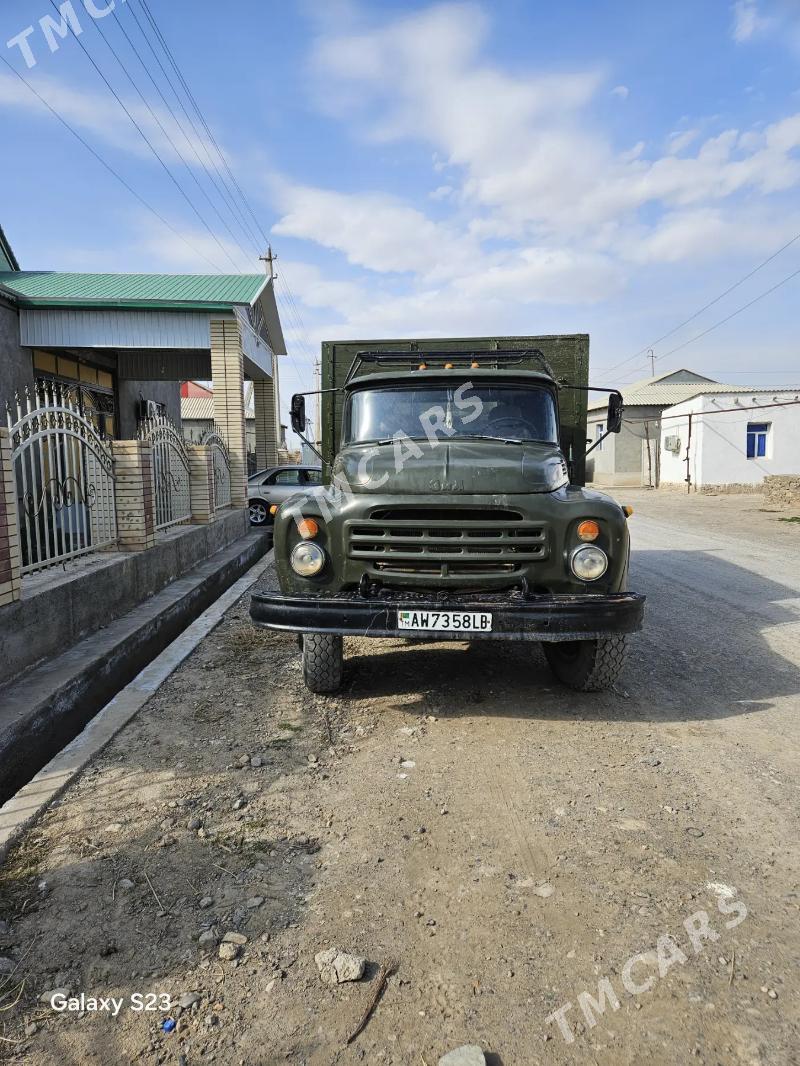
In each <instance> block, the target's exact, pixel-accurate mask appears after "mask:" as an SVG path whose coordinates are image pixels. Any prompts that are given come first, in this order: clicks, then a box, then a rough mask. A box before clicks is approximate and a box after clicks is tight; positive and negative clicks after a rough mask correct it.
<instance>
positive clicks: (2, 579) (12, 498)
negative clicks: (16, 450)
mask: <svg viewBox="0 0 800 1066" xmlns="http://www.w3.org/2000/svg"><path fill="white" fill-rule="evenodd" d="M21 587H22V553H21V551H20V546H19V524H18V519H17V486H16V482H15V480H14V464H13V462H12V459H11V434H10V433H9V432H8V430H7V429H0V606H5V605H6V604H7V603H14V602H15V600H18V599H19V598H20V590H21Z"/></svg>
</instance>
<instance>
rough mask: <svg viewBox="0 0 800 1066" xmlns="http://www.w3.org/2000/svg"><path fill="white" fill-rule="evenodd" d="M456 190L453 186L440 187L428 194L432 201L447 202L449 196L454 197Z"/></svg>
mask: <svg viewBox="0 0 800 1066" xmlns="http://www.w3.org/2000/svg"><path fill="white" fill-rule="evenodd" d="M454 192H455V190H454V189H453V186H452V185H439V186H437V187H436V188H435V189H434V190H433V192H431V193H428V195H429V196H430V198H431V200H446V199H447V198H448V197H449V196H452V195H453V193H454Z"/></svg>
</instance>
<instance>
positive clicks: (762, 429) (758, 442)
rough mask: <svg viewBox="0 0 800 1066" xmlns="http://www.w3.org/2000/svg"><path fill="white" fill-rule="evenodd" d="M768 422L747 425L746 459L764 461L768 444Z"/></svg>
mask: <svg viewBox="0 0 800 1066" xmlns="http://www.w3.org/2000/svg"><path fill="white" fill-rule="evenodd" d="M769 430H770V423H769V422H748V423H747V458H748V459H764V458H766V455H767V447H768V444H769Z"/></svg>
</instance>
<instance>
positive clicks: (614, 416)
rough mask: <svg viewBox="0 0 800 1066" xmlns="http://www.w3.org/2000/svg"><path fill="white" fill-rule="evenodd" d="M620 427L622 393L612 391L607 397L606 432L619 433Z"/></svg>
mask: <svg viewBox="0 0 800 1066" xmlns="http://www.w3.org/2000/svg"><path fill="white" fill-rule="evenodd" d="M621 429H622V395H621V393H619V392H612V393H611V395H610V396H609V397H608V417H607V419H606V432H607V433H619V431H620V430H621Z"/></svg>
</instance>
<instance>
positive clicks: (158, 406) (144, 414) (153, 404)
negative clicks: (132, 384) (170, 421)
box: [138, 398, 164, 422]
mask: <svg viewBox="0 0 800 1066" xmlns="http://www.w3.org/2000/svg"><path fill="white" fill-rule="evenodd" d="M138 408H139V410H138V415H139V421H140V422H143V421H144V420H145V419H146V418H158V416H159V415H160V414H161V412H162V411H163V410H164V404H163V403H159V402H158V401H157V400H145V399H144V398H142V399H140V400H139V404H138Z"/></svg>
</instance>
